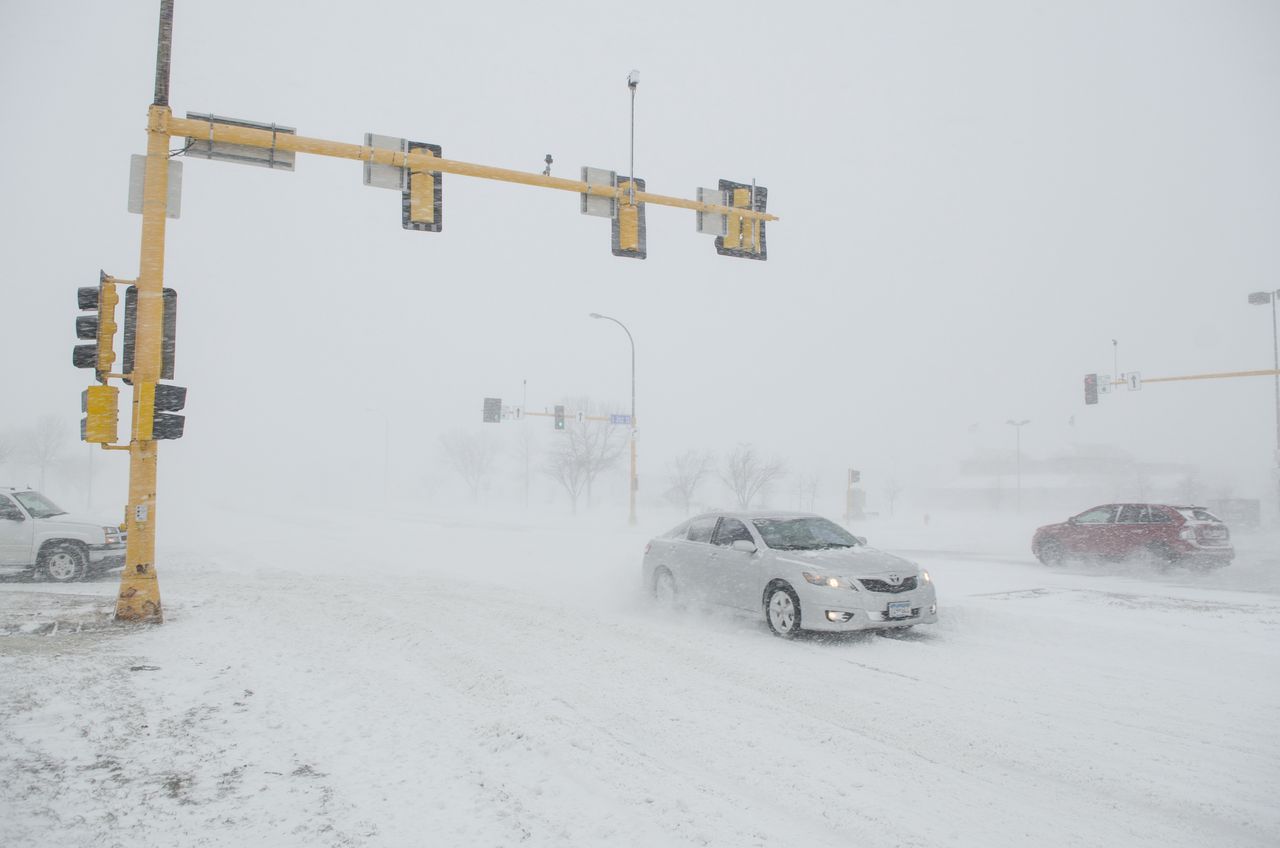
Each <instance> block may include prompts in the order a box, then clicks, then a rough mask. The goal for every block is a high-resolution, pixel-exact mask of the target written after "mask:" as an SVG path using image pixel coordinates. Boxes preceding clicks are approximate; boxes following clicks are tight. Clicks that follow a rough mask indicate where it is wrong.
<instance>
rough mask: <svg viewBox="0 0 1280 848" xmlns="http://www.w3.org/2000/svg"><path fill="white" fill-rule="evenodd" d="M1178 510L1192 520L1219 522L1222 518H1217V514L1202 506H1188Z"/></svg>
mask: <svg viewBox="0 0 1280 848" xmlns="http://www.w3.org/2000/svg"><path fill="white" fill-rule="evenodd" d="M1178 512H1180V513H1182V514H1183V515H1185V516H1186V517H1187V518H1189V519H1191V520H1192V521H1214V522H1217V523H1219V524H1221V523H1222V519H1220V518H1218V516H1216V515H1214V514H1213V513H1212V512H1210V511H1209V510H1207V509H1205V508H1203V507H1199V506H1189V507H1185V508H1183V509H1180V510H1178Z"/></svg>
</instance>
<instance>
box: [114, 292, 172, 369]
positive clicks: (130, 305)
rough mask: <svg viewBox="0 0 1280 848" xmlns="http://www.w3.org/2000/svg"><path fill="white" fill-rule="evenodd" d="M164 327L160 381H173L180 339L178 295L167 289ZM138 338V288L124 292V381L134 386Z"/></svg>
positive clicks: (161, 339)
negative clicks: (175, 355) (135, 344)
mask: <svg viewBox="0 0 1280 848" xmlns="http://www.w3.org/2000/svg"><path fill="white" fill-rule="evenodd" d="M163 297H164V326H163V328H162V335H161V337H160V379H161V380H172V379H173V357H174V350H175V348H176V345H177V338H178V293H177V292H176V291H174V290H173V289H165V290H164V293H163ZM137 336H138V287H137V286H129V288H127V289H125V290H124V368H123V373H124V374H125V375H126V376H125V378H124V381H125V382H126V383H128V384H129V385H133V378H132V377H131V376H129V375H132V374H133V359H134V357H133V354H134V343H135V341H136V339H137Z"/></svg>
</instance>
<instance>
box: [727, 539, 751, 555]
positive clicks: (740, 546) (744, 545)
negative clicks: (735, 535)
mask: <svg viewBox="0 0 1280 848" xmlns="http://www.w3.org/2000/svg"><path fill="white" fill-rule="evenodd" d="M732 548H733V549H734V550H735V551H742V552H743V553H744V554H753V553H755V552H756V543H755V542H750V541H747V540H746V539H738V540H736V541H735V542H734V543H733V545H732Z"/></svg>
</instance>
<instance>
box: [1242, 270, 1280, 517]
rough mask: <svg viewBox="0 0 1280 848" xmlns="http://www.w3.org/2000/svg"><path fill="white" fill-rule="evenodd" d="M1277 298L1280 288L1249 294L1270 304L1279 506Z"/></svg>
mask: <svg viewBox="0 0 1280 848" xmlns="http://www.w3.org/2000/svg"><path fill="white" fill-rule="evenodd" d="M1277 300H1280V289H1276V290H1274V291H1269V292H1253V293H1252V294H1250V295H1249V302H1250V303H1252V304H1254V305H1255V306H1266V305H1267V304H1271V355H1272V362H1273V365H1272V368H1273V369H1274V370H1275V372H1276V373H1275V374H1273V375H1272V378H1271V379H1272V380H1273V381H1274V382H1275V392H1276V455H1275V464H1276V504H1277V506H1278V507H1280V334H1278V333H1277V332H1276V301H1277Z"/></svg>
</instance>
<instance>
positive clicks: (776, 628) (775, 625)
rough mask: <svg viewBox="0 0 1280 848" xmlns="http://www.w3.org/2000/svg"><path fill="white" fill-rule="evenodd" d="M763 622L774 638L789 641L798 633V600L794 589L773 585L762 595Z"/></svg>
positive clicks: (779, 584) (780, 584)
mask: <svg viewBox="0 0 1280 848" xmlns="http://www.w3.org/2000/svg"><path fill="white" fill-rule="evenodd" d="M764 620H765V622H767V623H768V625H769V629H770V630H772V631H773V634H774V635H775V636H781V637H782V638H783V639H790V638H791V637H793V636H795V635H796V634H797V633H799V632H800V599H799V598H798V597H796V591H795V589H792V588H791V587H790V586H788V585H787V584H785V583H775V584H773V585H772V586H770V587H769V588H768V590H767V591H766V592H765V593H764Z"/></svg>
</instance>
